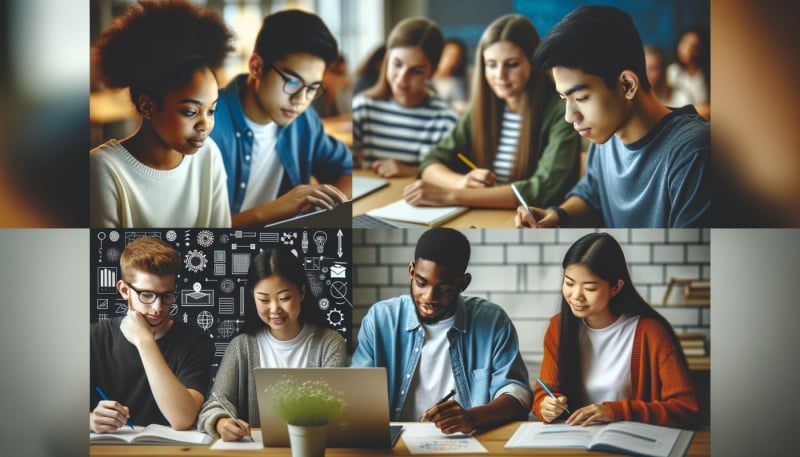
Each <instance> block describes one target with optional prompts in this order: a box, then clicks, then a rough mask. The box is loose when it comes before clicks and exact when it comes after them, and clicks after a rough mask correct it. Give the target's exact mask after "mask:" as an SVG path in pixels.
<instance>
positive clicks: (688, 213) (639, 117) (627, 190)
mask: <svg viewBox="0 0 800 457" xmlns="http://www.w3.org/2000/svg"><path fill="white" fill-rule="evenodd" d="M533 58H534V62H535V64H536V65H537V67H539V68H541V69H542V70H546V71H550V72H551V74H552V76H553V80H554V82H555V86H556V90H557V91H558V93H559V95H560V96H561V98H562V100H564V102H565V103H566V115H565V120H566V121H567V122H569V123H571V124H573V126H574V128H575V130H577V131H578V133H579V134H580V135H581V136H583V137H585V138H587V139H589V140H591V141H592V144H591V146H590V147H589V154H588V158H587V163H586V174H585V175H584V176H583V178H581V180H580V181H579V182H578V184H576V185H575V187H574V188H573V189H572V190H570V191H569V192H568V193H567V195H566V200H565V201H564V202H563V203H561V205H559V206H557V207H550V208H547V209H542V208H531V211H532V212H533V216H534V217H535V218H534V217H531V215H529V214H528V213H527V211H525V208H523V207H519V208H518V209H517V215H516V217H515V222H516V225H517V227H555V226H562V227H564V226H595V227H596V226H605V227H707V226H709V224H710V221H709V215H710V207H711V183H710V181H711V178H710V163H709V161H710V149H711V137H710V135H711V133H710V127H709V123H708V122H707V121H706V120H705V119H703V118H702V117H700V116H699V115H698V114H697V111H696V110H695V109H694V107H693V106H691V105H687V106H684V107H682V108H677V109H670V108H667V107H666V106H664V105H662V104H661V102H659V100H658V99H657V97H656V95H655V93H654V92H653V91H652V90H651V88H650V83H649V82H648V80H647V74H646V72H645V60H644V49H643V46H642V41H641V38H640V37H639V33H638V31H637V30H636V27H635V26H634V24H633V21H632V20H631V18H630V16H628V14H627V13H625V12H624V11H622V10H619V9H616V8H612V7H607V6H583V7H579V8H577V9H576V10H574V11H573V12H571V13H570V14H568V15H567V16H565V17H564V18H563V19H562V20H561V21H560V22H559V23H558V24H556V25H555V26H554V27H553V28H552V29H551V30H550V32H549V33H548V34H547V36H545V37H544V39H543V40H542V42H541V43H540V44H539V46H538V48H537V49H536V52H535V54H534V57H533Z"/></svg>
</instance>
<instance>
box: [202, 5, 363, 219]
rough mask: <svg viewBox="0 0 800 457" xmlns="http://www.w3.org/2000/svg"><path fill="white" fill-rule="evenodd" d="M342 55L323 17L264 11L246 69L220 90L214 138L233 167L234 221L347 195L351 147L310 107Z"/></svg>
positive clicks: (283, 213)
mask: <svg viewBox="0 0 800 457" xmlns="http://www.w3.org/2000/svg"><path fill="white" fill-rule="evenodd" d="M336 56H337V44H336V39H335V38H334V37H333V35H331V33H330V31H329V30H328V28H327V27H326V26H325V24H324V23H323V22H322V20H321V19H320V18H319V17H318V16H316V15H314V14H311V13H307V12H304V11H300V10H285V11H279V12H277V13H274V14H271V15H269V16H267V17H266V18H264V22H263V24H262V25H261V30H260V31H259V34H258V38H257V39H256V44H255V50H254V51H253V54H252V55H251V56H250V60H249V61H248V73H247V74H242V75H239V76H236V77H235V78H234V79H233V80H232V81H231V82H230V83H229V84H228V86H227V87H225V88H224V89H222V90H221V91H220V96H219V101H218V104H217V112H216V116H215V121H216V124H215V127H214V130H212V131H211V137H212V138H213V139H214V141H215V142H216V143H217V145H218V146H219V149H220V151H221V152H222V161H223V163H224V164H225V171H226V172H227V174H228V198H229V200H230V207H231V214H232V217H231V222H232V225H233V226H234V227H251V226H263V225H265V224H267V223H270V222H274V221H279V220H282V219H286V218H289V217H292V216H295V215H297V214H298V213H302V212H307V211H309V210H311V209H312V208H313V207H320V208H325V209H332V208H333V207H335V206H336V205H338V204H339V203H341V202H343V201H345V200H349V198H350V197H349V196H350V193H351V188H352V180H353V178H352V174H353V158H352V152H351V151H350V150H349V149H347V147H346V146H345V145H344V144H343V143H342V142H340V141H338V140H335V139H333V138H332V137H330V136H329V135H327V134H326V133H325V131H324V130H323V127H322V122H321V121H320V118H319V116H318V115H317V113H315V112H314V110H313V109H307V108H308V107H309V105H310V104H311V102H312V101H313V100H314V99H316V98H317V97H319V96H320V95H322V93H323V92H324V90H325V88H324V87H323V86H322V75H323V73H324V71H325V66H326V65H328V64H330V63H331V62H333V61H334V60H335V59H336ZM312 176H313V177H314V178H316V179H317V180H318V181H319V184H312V183H311V177H312Z"/></svg>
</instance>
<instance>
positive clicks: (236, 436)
mask: <svg viewBox="0 0 800 457" xmlns="http://www.w3.org/2000/svg"><path fill="white" fill-rule="evenodd" d="M239 423H240V424H242V426H244V429H241V428H239V426H238V425H236V422H234V421H233V419H231V418H230V417H223V418H221V419H220V420H218V421H217V427H216V428H217V433H219V436H220V438H222V441H239V440H240V439H242V438H244V437H248V438H250V440H252V439H253V432H252V430H250V424H248V423H247V422H245V421H244V420H242V419H239Z"/></svg>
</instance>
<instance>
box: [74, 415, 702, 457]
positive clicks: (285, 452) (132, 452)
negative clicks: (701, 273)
mask: <svg viewBox="0 0 800 457" xmlns="http://www.w3.org/2000/svg"><path fill="white" fill-rule="evenodd" d="M519 424H520V422H514V423H510V424H507V425H504V426H502V427H499V428H496V429H494V430H490V431H488V432H484V433H480V434H476V435H475V437H476V438H478V440H479V441H480V442H481V444H483V446H484V447H485V448H486V450H488V451H489V453H488V454H458V455H472V456H490V455H491V456H495V455H542V456H544V455H547V456H553V455H558V456H565V457H571V456H575V457H577V456H597V457H601V456H613V455H620V454H612V453H607V452H598V451H585V450H582V449H506V448H504V447H503V446H505V444H506V442H507V441H508V439H509V438H510V437H511V435H513V434H514V432H515V431H516V430H517V427H519ZM240 454H241V455H274V456H287V457H288V456H291V449H289V448H288V447H286V448H265V449H259V450H253V451H228V452H224V451H212V450H211V449H210V447H209V446H143V445H120V446H117V445H91V446H89V455H90V456H96V457H112V456H141V455H147V456H163V457H175V456H183V455H187V456H215V457H219V456H221V455H240ZM325 455H326V456H328V457H339V456H342V457H344V456H357V455H371V456H378V457H381V456H393V455H412V454H411V453H410V452H409V451H408V448H407V447H406V445H405V443H404V442H403V436H402V435H400V439H399V440H398V441H397V444H396V445H395V446H394V447H393V448H391V449H340V448H329V449H326V451H325ZM450 455H453V454H450ZM686 455H687V456H688V457H702V456H709V455H711V430H709V429H708V428H706V429H703V430H700V431H698V432H696V433H695V435H694V439H693V440H692V444H691V445H690V446H689V449H688V450H687V452H686Z"/></svg>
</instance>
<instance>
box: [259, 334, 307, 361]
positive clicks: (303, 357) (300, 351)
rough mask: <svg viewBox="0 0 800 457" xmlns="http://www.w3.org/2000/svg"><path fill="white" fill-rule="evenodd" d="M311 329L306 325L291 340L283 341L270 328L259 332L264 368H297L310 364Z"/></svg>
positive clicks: (260, 355)
mask: <svg viewBox="0 0 800 457" xmlns="http://www.w3.org/2000/svg"><path fill="white" fill-rule="evenodd" d="M312 334H313V333H312V332H311V329H310V328H309V326H308V325H304V326H303V328H302V329H301V330H300V333H298V334H297V336H295V337H294V338H292V339H291V340H286V341H282V340H279V339H277V338H275V337H274V336H272V333H270V331H269V328H265V329H264V330H263V331H261V332H258V335H257V336H256V340H257V341H258V352H259V359H260V361H261V367H262V368H266V367H269V368H297V367H305V366H308V348H309V344H310V342H311V335H312Z"/></svg>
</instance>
